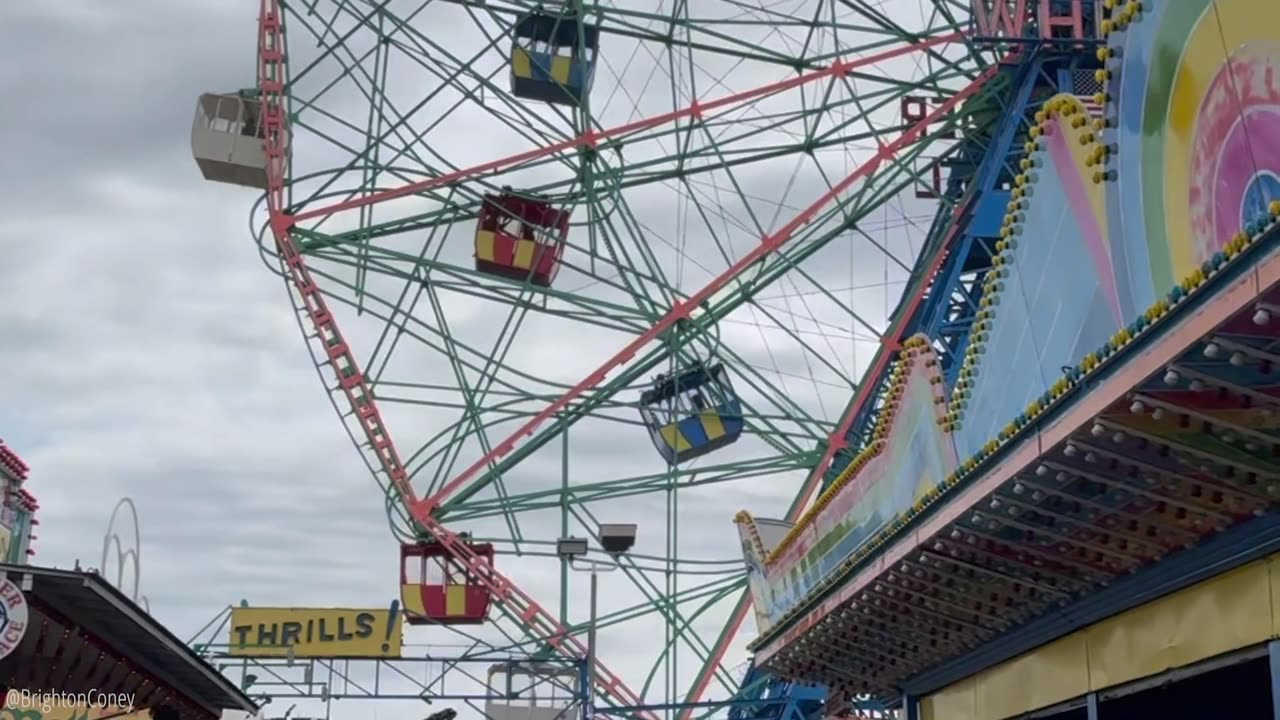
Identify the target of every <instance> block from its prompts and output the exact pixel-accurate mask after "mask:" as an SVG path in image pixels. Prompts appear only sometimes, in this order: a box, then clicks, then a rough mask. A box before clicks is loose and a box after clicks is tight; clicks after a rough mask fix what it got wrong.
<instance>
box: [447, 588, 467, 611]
mask: <svg viewBox="0 0 1280 720" xmlns="http://www.w3.org/2000/svg"><path fill="white" fill-rule="evenodd" d="M444 614H445V615H448V616H450V617H452V616H454V615H466V614H467V586H466V585H446V586H445V588H444Z"/></svg>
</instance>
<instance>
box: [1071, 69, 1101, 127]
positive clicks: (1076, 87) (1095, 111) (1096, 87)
mask: <svg viewBox="0 0 1280 720" xmlns="http://www.w3.org/2000/svg"><path fill="white" fill-rule="evenodd" d="M1102 90H1103V87H1102V83H1100V82H1098V78H1096V77H1094V74H1093V71H1092V70H1072V71H1071V94H1072V95H1075V96H1076V98H1078V99H1079V100H1080V104H1082V105H1084V107H1085V109H1086V110H1088V111H1089V114H1090V115H1092V116H1093V117H1102V106H1101V105H1099V104H1098V101H1097V99H1096V97H1095V96H1096V95H1097V94H1098V93H1100V92H1102Z"/></svg>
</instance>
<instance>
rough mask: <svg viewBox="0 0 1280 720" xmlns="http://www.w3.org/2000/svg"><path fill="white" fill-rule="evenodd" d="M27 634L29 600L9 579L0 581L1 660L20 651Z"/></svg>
mask: <svg viewBox="0 0 1280 720" xmlns="http://www.w3.org/2000/svg"><path fill="white" fill-rule="evenodd" d="M26 633H27V599H26V598H25V597H24V596H23V595H22V589H21V588H19V587H18V586H17V585H14V584H13V582H11V581H10V580H9V579H7V578H6V579H3V580H0V660H3V659H4V658H6V657H8V656H9V653H11V652H13V651H14V650H16V649H18V643H20V642H22V636H23V635H25V634H26Z"/></svg>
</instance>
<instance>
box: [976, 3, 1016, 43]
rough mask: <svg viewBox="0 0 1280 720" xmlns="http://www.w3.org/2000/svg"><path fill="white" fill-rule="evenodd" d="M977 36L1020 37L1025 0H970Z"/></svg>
mask: <svg viewBox="0 0 1280 720" xmlns="http://www.w3.org/2000/svg"><path fill="white" fill-rule="evenodd" d="M972 3H973V22H974V25H975V26H976V27H975V30H976V32H977V34H978V37H988V38H994V37H1022V28H1023V25H1024V24H1025V22H1026V19H1027V0H972Z"/></svg>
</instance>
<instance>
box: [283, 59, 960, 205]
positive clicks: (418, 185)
mask: <svg viewBox="0 0 1280 720" xmlns="http://www.w3.org/2000/svg"><path fill="white" fill-rule="evenodd" d="M962 37H963V34H962V33H949V34H946V35H939V36H937V37H932V38H929V39H927V40H921V41H920V42H918V43H915V44H912V45H904V46H902V47H895V48H893V49H891V50H885V51H883V52H879V53H874V54H872V55H868V56H866V57H860V58H854V59H852V60H839V61H836V62H835V63H833V64H832V65H831V66H830V67H827V68H824V69H822V70H814V71H813V72H808V73H803V74H801V75H797V76H796V77H793V78H791V79H789V80H782V81H780V82H776V83H771V84H769V85H763V86H761V87H758V88H753V89H751V90H746V91H743V92H740V93H734V94H733V95H726V96H725V97H722V98H716V99H715V100H710V101H708V102H699V101H697V100H695V101H693V103H692V104H691V105H689V106H688V107H685V108H681V109H679V110H674V111H672V112H669V113H664V114H662V115H657V116H655V117H651V118H644V119H641V120H636V121H635V122H630V123H627V124H625V125H618V126H616V127H611V128H608V129H606V130H588V131H587V132H584V133H582V134H581V135H579V136H577V137H574V138H570V139H568V140H563V141H561V142H558V143H554V144H552V145H545V146H543V147H540V148H535V149H533V150H528V151H526V152H522V153H519V154H516V155H511V156H509V157H505V158H501V159H498V160H491V161H489V162H486V163H481V164H479V165H473V166H472V167H469V168H463V169H461V170H455V171H453V172H451V173H445V174H444V175H439V176H437V177H433V178H428V179H426V180H420V181H418V182H415V183H409V184H408V185H404V186H402V187H398V188H395V189H393V190H384V191H382V192H377V193H372V194H370V195H366V196H364V197H359V198H352V199H350V200H346V201H343V202H339V203H333V204H332V205H325V206H323V207H318V208H315V209H313V210H307V211H306V212H301V213H298V214H297V215H294V216H293V221H294V222H302V221H303V220H309V219H311V218H317V217H323V216H326V215H332V214H334V213H339V212H342V211H344V210H352V209H355V208H359V207H364V206H366V205H373V204H376V203H380V202H386V201H388V200H394V199H396V198H400V197H405V196H406V195H413V194H415V193H420V192H422V191H424V190H429V189H431V188H435V187H440V186H442V185H451V184H453V183H457V182H461V181H463V180H467V179H469V178H473V177H476V176H477V175H484V174H485V173H491V172H494V171H496V170H501V169H503V168H508V167H512V166H514V165H519V164H521V163H526V162H529V161H531V160H537V159H539V158H544V157H547V156H549V155H554V154H556V153H558V152H564V151H565V150H574V149H576V148H580V147H595V146H596V145H598V144H599V143H600V142H601V141H603V140H608V139H611V138H615V137H618V136H621V135H626V134H627V133H632V132H637V131H640V130H648V129H650V128H654V127H658V126H660V125H666V124H667V123H671V122H675V121H676V120H680V119H683V118H690V117H691V118H701V117H702V115H703V113H706V112H710V111H712V110H719V109H720V108H723V107H727V106H730V105H736V104H738V103H741V102H746V101H748V100H755V99H758V98H762V97H765V96H767V95H772V94H774V93H779V92H782V91H784V90H790V89H792V88H797V87H800V86H802V85H807V84H809V83H811V82H815V81H818V80H821V79H823V78H826V77H832V76H836V75H843V74H845V73H848V72H850V71H852V70H855V69H857V68H859V67H862V66H864V65H873V64H875V63H878V62H883V61H885V60H890V59H892V58H895V57H899V56H901V55H907V54H910V53H913V52H915V51H917V50H924V49H927V48H931V47H934V46H935V45H943V44H946V43H949V42H954V41H955V40H958V39H960V38H962Z"/></svg>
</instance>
